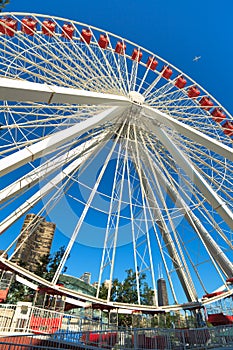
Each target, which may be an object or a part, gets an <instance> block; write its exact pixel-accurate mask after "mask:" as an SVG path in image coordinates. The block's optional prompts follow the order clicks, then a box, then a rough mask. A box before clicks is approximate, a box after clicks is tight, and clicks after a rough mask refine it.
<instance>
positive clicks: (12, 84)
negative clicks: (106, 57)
mask: <svg viewBox="0 0 233 350" xmlns="http://www.w3.org/2000/svg"><path fill="white" fill-rule="evenodd" d="M0 93H1V98H2V99H3V100H10V101H34V102H45V103H48V104H51V103H61V104H62V103H70V104H93V105H98V104H105V105H109V106H110V105H118V106H129V99H128V98H127V97H123V96H119V95H111V94H101V93H96V92H92V91H85V90H78V89H73V88H65V87H57V86H55V85H45V84H40V83H32V82H29V81H22V80H17V79H8V78H0Z"/></svg>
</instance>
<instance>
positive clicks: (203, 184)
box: [152, 123, 233, 229]
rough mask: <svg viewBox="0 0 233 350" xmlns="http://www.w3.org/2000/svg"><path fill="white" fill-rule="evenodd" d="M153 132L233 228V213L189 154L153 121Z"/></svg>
mask: <svg viewBox="0 0 233 350" xmlns="http://www.w3.org/2000/svg"><path fill="white" fill-rule="evenodd" d="M152 125H153V132H154V133H155V135H156V136H157V138H158V139H159V140H160V141H161V142H162V144H163V145H164V146H165V147H166V149H167V150H168V151H169V152H170V154H171V155H172V156H173V158H174V160H175V161H176V162H177V164H178V165H179V167H180V168H182V169H183V170H184V171H185V173H186V174H187V175H188V177H189V178H190V179H191V180H192V181H193V183H194V184H195V185H196V186H197V187H198V188H199V190H200V191H201V192H202V194H203V195H204V196H205V198H206V200H207V201H208V202H209V203H210V205H211V206H212V207H213V209H214V210H216V211H217V212H218V214H219V215H220V216H221V217H222V219H223V220H224V221H225V222H226V224H227V225H228V226H229V227H230V228H231V229H233V213H232V211H231V210H230V209H229V207H228V206H227V204H226V203H225V202H224V201H223V200H222V199H221V198H220V197H219V195H218V194H217V192H216V191H215V190H214V189H213V188H212V187H211V186H210V185H209V184H208V182H207V181H206V180H205V179H204V178H203V176H202V175H201V174H200V173H199V171H198V169H197V168H196V167H195V166H194V164H192V163H191V161H190V160H189V159H188V158H187V156H186V155H185V154H184V153H183V152H182V151H181V150H180V149H179V148H178V147H177V146H176V145H175V144H174V142H172V140H171V138H170V137H169V135H167V133H166V132H165V131H163V130H162V129H161V128H160V127H159V126H158V125H157V124H156V123H152Z"/></svg>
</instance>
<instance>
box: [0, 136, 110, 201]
mask: <svg viewBox="0 0 233 350" xmlns="http://www.w3.org/2000/svg"><path fill="white" fill-rule="evenodd" d="M105 137H106V132H105V133H102V134H100V135H98V136H95V137H93V138H92V139H91V140H88V141H86V142H84V143H82V144H81V145H79V146H77V147H75V148H73V149H70V150H69V151H68V152H66V153H65V154H63V155H61V156H59V157H53V159H51V160H48V161H47V162H45V163H44V164H42V165H40V166H38V167H37V168H35V169H33V170H32V171H31V172H29V173H27V174H26V175H24V176H22V177H21V178H19V179H18V180H16V181H15V182H13V183H12V184H10V185H9V186H7V187H6V188H4V189H2V190H1V191H0V204H1V203H4V202H6V201H7V200H8V199H9V198H11V197H13V196H15V195H17V194H18V193H20V192H22V191H24V190H26V189H28V188H32V187H33V186H34V185H35V184H37V183H38V182H39V181H40V180H41V179H44V178H45V177H46V176H48V175H50V174H51V173H53V172H55V171H56V170H58V169H59V168H61V167H63V166H64V164H66V163H68V162H70V161H71V160H73V159H74V158H77V157H80V156H81V155H83V154H85V153H86V152H87V150H89V149H90V148H91V147H93V146H94V145H95V144H97V143H99V142H101V141H102V140H103V139H104V138H105Z"/></svg>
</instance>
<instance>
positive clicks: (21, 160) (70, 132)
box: [0, 107, 124, 175]
mask: <svg viewBox="0 0 233 350" xmlns="http://www.w3.org/2000/svg"><path fill="white" fill-rule="evenodd" d="M123 111H124V109H123ZM119 115H120V116H121V115H122V108H120V107H113V108H111V109H108V110H106V111H104V112H102V113H100V114H97V115H96V116H94V117H91V118H90V119H88V120H84V121H83V122H80V123H78V124H77V125H74V126H72V127H70V128H68V129H65V130H61V131H58V132H57V133H55V134H52V135H51V136H49V137H47V138H46V139H44V140H42V141H39V142H38V143H35V144H33V145H32V146H29V147H27V148H25V149H22V150H20V151H18V152H16V153H14V154H11V155H9V156H8V157H7V158H4V159H1V160H0V170H1V173H2V175H4V174H6V173H7V172H9V171H12V170H14V169H17V168H18V167H20V166H22V165H23V164H26V163H27V162H30V161H33V160H35V159H37V158H39V157H41V156H44V155H46V154H48V153H49V152H50V151H53V150H55V149H56V148H57V147H58V146H59V145H64V144H65V143H66V142H68V141H70V140H72V139H73V138H74V137H77V136H79V135H81V134H83V133H84V132H87V131H88V130H90V129H91V128H93V127H96V126H97V125H101V124H103V123H104V122H106V121H109V120H111V119H113V118H116V117H119ZM6 159H7V161H6Z"/></svg>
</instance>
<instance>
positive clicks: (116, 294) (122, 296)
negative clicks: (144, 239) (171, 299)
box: [99, 269, 154, 327]
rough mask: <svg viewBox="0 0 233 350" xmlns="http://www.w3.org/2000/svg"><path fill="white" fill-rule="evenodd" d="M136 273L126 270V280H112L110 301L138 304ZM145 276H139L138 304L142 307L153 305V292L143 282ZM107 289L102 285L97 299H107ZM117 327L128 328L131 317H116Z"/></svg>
mask: <svg viewBox="0 0 233 350" xmlns="http://www.w3.org/2000/svg"><path fill="white" fill-rule="evenodd" d="M136 277H137V276H136V272H134V271H133V270H132V269H128V270H126V278H125V279H124V281H123V282H120V281H119V280H118V279H114V280H113V282H112V288H111V300H112V301H117V302H120V303H129V304H138V293H137V279H136ZM145 280H146V275H145V274H140V276H139V289H140V303H141V304H143V305H153V297H154V292H153V290H152V289H151V288H150V287H149V286H148V283H147V282H146V281H145ZM107 295H108V288H107V287H106V284H105V283H102V285H101V288H100V294H99V297H100V298H102V299H107ZM118 324H119V326H124V327H128V326H131V325H132V315H121V314H119V316H118Z"/></svg>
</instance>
